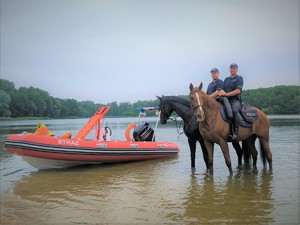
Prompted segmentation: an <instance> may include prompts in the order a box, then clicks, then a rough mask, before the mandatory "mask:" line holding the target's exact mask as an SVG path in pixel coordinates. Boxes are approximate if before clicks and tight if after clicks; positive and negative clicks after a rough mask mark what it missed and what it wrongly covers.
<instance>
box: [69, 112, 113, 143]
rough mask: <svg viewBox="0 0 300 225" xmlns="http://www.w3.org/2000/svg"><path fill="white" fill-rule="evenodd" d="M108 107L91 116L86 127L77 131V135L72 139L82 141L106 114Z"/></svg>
mask: <svg viewBox="0 0 300 225" xmlns="http://www.w3.org/2000/svg"><path fill="white" fill-rule="evenodd" d="M109 109H110V107H109V106H103V107H101V108H100V109H98V110H97V112H96V113H95V114H94V115H93V116H92V118H91V119H90V120H89V121H88V122H87V123H86V125H85V126H84V127H83V128H82V129H81V130H80V131H79V133H78V134H77V135H76V136H75V137H74V139H84V138H85V137H86V136H87V135H88V134H89V133H90V132H91V130H92V129H93V128H94V127H95V126H96V125H97V124H98V122H99V121H100V120H101V119H102V118H103V117H104V116H105V115H106V113H108V111H109Z"/></svg>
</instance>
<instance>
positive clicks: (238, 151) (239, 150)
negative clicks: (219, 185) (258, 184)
mask: <svg viewBox="0 0 300 225" xmlns="http://www.w3.org/2000/svg"><path fill="white" fill-rule="evenodd" d="M232 146H233V147H234V149H235V151H236V154H237V156H238V163H239V165H242V158H243V150H242V148H241V146H240V144H239V143H238V142H232Z"/></svg>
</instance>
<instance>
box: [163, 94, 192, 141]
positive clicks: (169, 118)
mask: <svg viewBox="0 0 300 225" xmlns="http://www.w3.org/2000/svg"><path fill="white" fill-rule="evenodd" d="M164 103H165V100H164V99H162V101H161V104H162V105H163V106H164ZM161 108H164V107H161ZM189 110H190V108H188V107H187V109H186V110H184V111H183V112H181V113H179V114H177V116H176V117H175V118H171V117H170V116H171V114H172V113H168V115H165V113H162V115H163V116H164V117H165V118H167V120H172V121H174V122H175V124H176V130H177V133H178V140H179V137H180V135H181V134H183V133H184V132H186V131H187V130H188V129H189V127H190V126H191V124H192V122H193V120H194V119H195V116H193V117H192V118H191V120H190V122H189V123H188V125H187V126H186V128H185V129H184V131H182V132H180V131H179V130H180V127H181V123H182V121H181V122H180V124H179V125H178V122H177V118H178V117H181V116H182V115H183V114H185V113H186V112H188V111H189Z"/></svg>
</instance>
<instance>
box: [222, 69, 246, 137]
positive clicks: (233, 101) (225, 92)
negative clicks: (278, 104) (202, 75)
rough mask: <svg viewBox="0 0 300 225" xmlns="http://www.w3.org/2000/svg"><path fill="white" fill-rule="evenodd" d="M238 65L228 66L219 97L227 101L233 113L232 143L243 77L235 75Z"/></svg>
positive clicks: (236, 126)
mask: <svg viewBox="0 0 300 225" xmlns="http://www.w3.org/2000/svg"><path fill="white" fill-rule="evenodd" d="M237 71H238V65H237V64H235V63H232V64H231V65H230V74H231V75H230V76H229V77H226V78H225V80H224V83H223V87H222V90H221V91H220V92H219V96H224V97H226V98H227V99H228V100H229V103H230V105H231V108H232V112H233V119H232V125H233V129H232V137H231V139H232V141H235V140H236V138H237V136H238V131H239V110H240V109H241V102H242V100H241V94H242V89H243V85H244V81H243V77H241V76H240V75H237Z"/></svg>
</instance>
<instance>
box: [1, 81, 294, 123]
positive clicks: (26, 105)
mask: <svg viewBox="0 0 300 225" xmlns="http://www.w3.org/2000/svg"><path fill="white" fill-rule="evenodd" d="M299 87H300V86H297V85H293V86H284V85H282V86H275V87H270V88H258V89H251V90H244V91H243V94H242V99H243V101H244V102H247V103H249V104H251V105H253V106H255V107H257V108H259V109H261V110H262V111H264V112H265V113H267V114H299V113H300V109H299V107H300V88H299ZM180 97H184V98H188V96H180ZM102 105H104V104H100V103H97V104H96V103H94V102H92V101H77V100H75V99H60V98H54V97H52V96H51V95H50V94H49V93H48V92H47V91H45V90H42V89H39V88H34V87H20V88H16V87H15V84H14V83H13V82H11V81H8V80H5V79H0V117H13V118H15V117H49V118H70V117H83V118H85V117H90V116H92V115H93V114H94V113H95V111H96V110H97V109H98V108H99V107H100V106H102ZM106 105H109V106H110V112H109V113H108V116H112V117H131V116H137V112H136V109H135V108H136V107H145V106H158V105H159V101H158V100H157V99H155V100H150V101H141V100H140V101H137V102H135V103H130V102H121V103H117V102H116V101H114V102H111V103H107V104H106Z"/></svg>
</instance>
